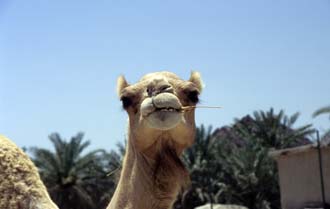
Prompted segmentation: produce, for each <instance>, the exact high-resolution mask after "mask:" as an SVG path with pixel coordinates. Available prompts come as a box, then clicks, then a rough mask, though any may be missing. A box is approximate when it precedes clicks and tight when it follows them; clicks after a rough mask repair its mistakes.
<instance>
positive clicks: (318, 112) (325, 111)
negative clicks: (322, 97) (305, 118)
mask: <svg viewBox="0 0 330 209" xmlns="http://www.w3.org/2000/svg"><path fill="white" fill-rule="evenodd" d="M322 114H329V116H330V105H329V106H325V107H321V108H320V109H318V110H316V111H315V112H314V113H313V117H314V118H315V117H317V116H319V115H322Z"/></svg>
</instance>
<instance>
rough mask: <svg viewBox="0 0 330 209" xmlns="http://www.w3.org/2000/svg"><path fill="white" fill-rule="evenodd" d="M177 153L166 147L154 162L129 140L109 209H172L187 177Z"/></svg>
mask: <svg viewBox="0 0 330 209" xmlns="http://www.w3.org/2000/svg"><path fill="white" fill-rule="evenodd" d="M155 146H157V145H155ZM174 152H175V151H173V150H171V149H169V148H165V152H161V153H157V154H156V155H155V156H156V157H155V159H152V158H149V157H147V156H146V155H144V154H143V153H141V152H139V151H137V150H136V148H135V146H134V144H133V140H132V139H130V140H129V141H128V144H127V148H126V155H125V158H124V162H123V168H122V171H121V175H120V179H119V182H118V186H117V188H116V191H115V193H114V196H113V198H112V200H111V202H110V205H109V206H108V208H107V209H169V208H171V207H172V204H173V202H174V201H175V198H176V195H177V193H178V192H179V190H180V188H181V187H182V181H183V178H185V177H186V171H185V169H184V167H183V166H182V165H181V164H180V163H178V162H177V161H178V160H179V159H176V158H178V157H177V155H176V153H174ZM175 156H176V158H175ZM180 162H181V161H180ZM178 164H180V165H178Z"/></svg>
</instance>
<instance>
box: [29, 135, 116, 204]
mask: <svg viewBox="0 0 330 209" xmlns="http://www.w3.org/2000/svg"><path fill="white" fill-rule="evenodd" d="M83 136H84V135H83V134H82V133H78V134H77V135H76V136H74V137H72V138H71V140H70V141H69V142H67V141H65V140H63V139H62V138H61V137H60V135H59V134H57V133H54V134H51V135H50V136H49V139H50V140H51V142H52V143H53V145H54V148H55V152H52V151H50V150H47V149H42V148H31V152H32V154H33V161H34V163H35V164H36V166H37V167H38V168H39V172H40V175H41V178H42V179H43V181H44V182H45V184H46V186H47V188H48V190H49V192H50V195H51V197H52V199H53V200H54V201H55V202H56V204H57V205H58V206H59V207H60V208H61V209H71V208H79V209H85V208H86V209H93V208H101V207H103V206H104V205H105V204H106V203H107V202H108V201H109V198H110V197H109V196H104V194H106V193H109V188H113V187H114V181H113V179H111V178H110V177H108V176H107V173H108V172H109V169H111V167H112V165H111V164H110V163H109V162H113V161H112V159H113V158H118V156H117V155H116V153H109V154H108V153H106V152H105V151H104V150H102V149H98V150H94V151H91V152H88V153H86V154H83V151H84V150H85V149H86V148H87V147H88V146H89V145H90V142H89V141H85V142H83Z"/></svg>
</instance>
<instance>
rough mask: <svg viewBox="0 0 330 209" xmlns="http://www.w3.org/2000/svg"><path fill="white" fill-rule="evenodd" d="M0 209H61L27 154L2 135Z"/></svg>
mask: <svg viewBox="0 0 330 209" xmlns="http://www.w3.org/2000/svg"><path fill="white" fill-rule="evenodd" d="M0 209H58V207H57V206H56V205H55V204H54V202H53V201H52V200H51V199H50V197H49V195H48V192H47V189H46V187H45V186H44V184H43V183H42V181H41V179H40V176H39V173H38V170H37V168H36V166H35V165H34V164H33V162H32V161H31V160H30V158H29V157H28V156H27V154H25V153H24V152H23V150H21V149H20V148H18V147H17V146H16V145H15V144H14V143H13V142H12V141H10V140H9V139H8V138H6V137H5V136H2V135H0Z"/></svg>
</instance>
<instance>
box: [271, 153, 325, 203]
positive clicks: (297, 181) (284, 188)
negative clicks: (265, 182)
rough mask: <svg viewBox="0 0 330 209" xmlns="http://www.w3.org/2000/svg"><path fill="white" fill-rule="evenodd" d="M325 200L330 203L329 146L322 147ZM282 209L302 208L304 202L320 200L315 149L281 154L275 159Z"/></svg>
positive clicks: (318, 173)
mask: <svg viewBox="0 0 330 209" xmlns="http://www.w3.org/2000/svg"><path fill="white" fill-rule="evenodd" d="M322 158H323V175H324V183H325V196H326V201H327V202H328V203H330V148H329V147H327V148H323V149H322ZM277 163H278V168H279V176H280V188H281V203H282V209H303V206H304V203H306V202H315V201H317V202H321V200H322V196H321V184H320V172H319V171H320V170H319V162H318V153H317V150H316V149H309V150H307V151H305V152H300V153H295V154H291V155H290V154H289V155H286V156H285V155H284V156H283V155H282V156H280V157H279V158H278V159H277Z"/></svg>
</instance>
